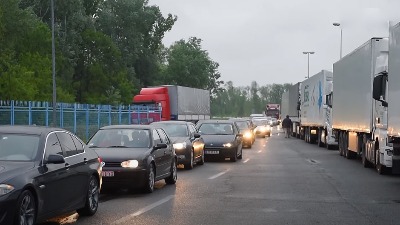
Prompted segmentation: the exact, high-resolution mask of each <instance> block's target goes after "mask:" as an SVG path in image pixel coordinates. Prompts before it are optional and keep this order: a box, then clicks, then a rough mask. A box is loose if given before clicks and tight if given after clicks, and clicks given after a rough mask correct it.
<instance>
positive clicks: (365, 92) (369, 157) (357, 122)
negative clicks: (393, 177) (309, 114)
mask: <svg viewBox="0 0 400 225" xmlns="http://www.w3.org/2000/svg"><path fill="white" fill-rule="evenodd" d="M388 48H389V40H388V38H372V39H370V40H369V41H367V42H366V43H365V44H363V45H361V46H360V47H359V48H357V49H356V50H354V51H353V52H351V53H350V54H348V55H346V56H345V57H343V58H342V59H340V60H339V61H338V62H336V63H334V65H333V110H332V116H333V129H334V132H335V135H336V138H337V140H338V145H339V153H340V155H342V156H344V157H346V158H355V157H357V156H361V157H362V163H363V165H364V166H365V167H368V166H374V167H375V168H376V169H377V171H378V172H379V173H380V174H381V173H384V172H385V171H386V169H387V168H391V167H392V152H393V150H392V148H391V147H390V146H389V145H388V141H387V106H388V104H387V103H386V101H385V99H387V96H386V93H385V91H383V90H385V89H386V87H387V85H386V84H387V60H388V51H389V49H388ZM373 87H375V88H376V89H375V90H374V89H373ZM378 87H380V88H378ZM378 89H381V90H378ZM379 91H380V92H379ZM378 92H379V93H378Z"/></svg>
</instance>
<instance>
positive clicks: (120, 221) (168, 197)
mask: <svg viewBox="0 0 400 225" xmlns="http://www.w3.org/2000/svg"><path fill="white" fill-rule="evenodd" d="M174 197H175V196H174V195H170V196H167V197H165V198H163V199H161V200H160V201H157V202H154V203H153V204H151V205H148V206H146V207H144V208H142V209H139V210H138V211H136V212H134V213H132V214H129V215H127V216H124V217H122V218H121V219H119V220H117V221H115V222H114V223H113V224H121V223H126V222H128V221H130V220H132V219H133V218H134V217H136V216H140V215H142V214H143V213H145V212H147V211H150V210H152V209H154V208H155V207H157V206H160V205H162V204H164V203H166V202H168V201H169V200H171V199H173V198H174Z"/></svg>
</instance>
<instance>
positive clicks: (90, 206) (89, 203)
mask: <svg viewBox="0 0 400 225" xmlns="http://www.w3.org/2000/svg"><path fill="white" fill-rule="evenodd" d="M99 193H100V187H99V181H98V180H97V178H96V177H95V176H93V175H92V176H91V177H90V179H89V185H88V191H87V196H86V200H85V206H84V207H83V208H81V209H78V210H76V211H77V212H78V214H79V215H80V216H93V215H94V214H95V213H96V212H97V208H98V207H99Z"/></svg>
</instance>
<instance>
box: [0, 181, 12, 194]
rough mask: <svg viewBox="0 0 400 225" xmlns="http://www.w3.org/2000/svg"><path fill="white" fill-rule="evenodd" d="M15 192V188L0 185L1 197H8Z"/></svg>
mask: <svg viewBox="0 0 400 225" xmlns="http://www.w3.org/2000/svg"><path fill="white" fill-rule="evenodd" d="M13 190H14V187H13V186H11V185H8V184H0V196H2V195H6V194H8V193H10V192H12V191H13Z"/></svg>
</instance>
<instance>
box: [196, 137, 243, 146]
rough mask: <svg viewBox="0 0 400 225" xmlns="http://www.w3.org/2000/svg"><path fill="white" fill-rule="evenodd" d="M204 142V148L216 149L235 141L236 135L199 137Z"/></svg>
mask: <svg viewBox="0 0 400 225" xmlns="http://www.w3.org/2000/svg"><path fill="white" fill-rule="evenodd" d="M201 136H202V137H203V140H204V144H205V146H210V145H211V144H212V146H215V147H218V146H222V145H223V144H225V143H231V142H233V141H234V140H235V138H236V135H204V134H203V135H201Z"/></svg>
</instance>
